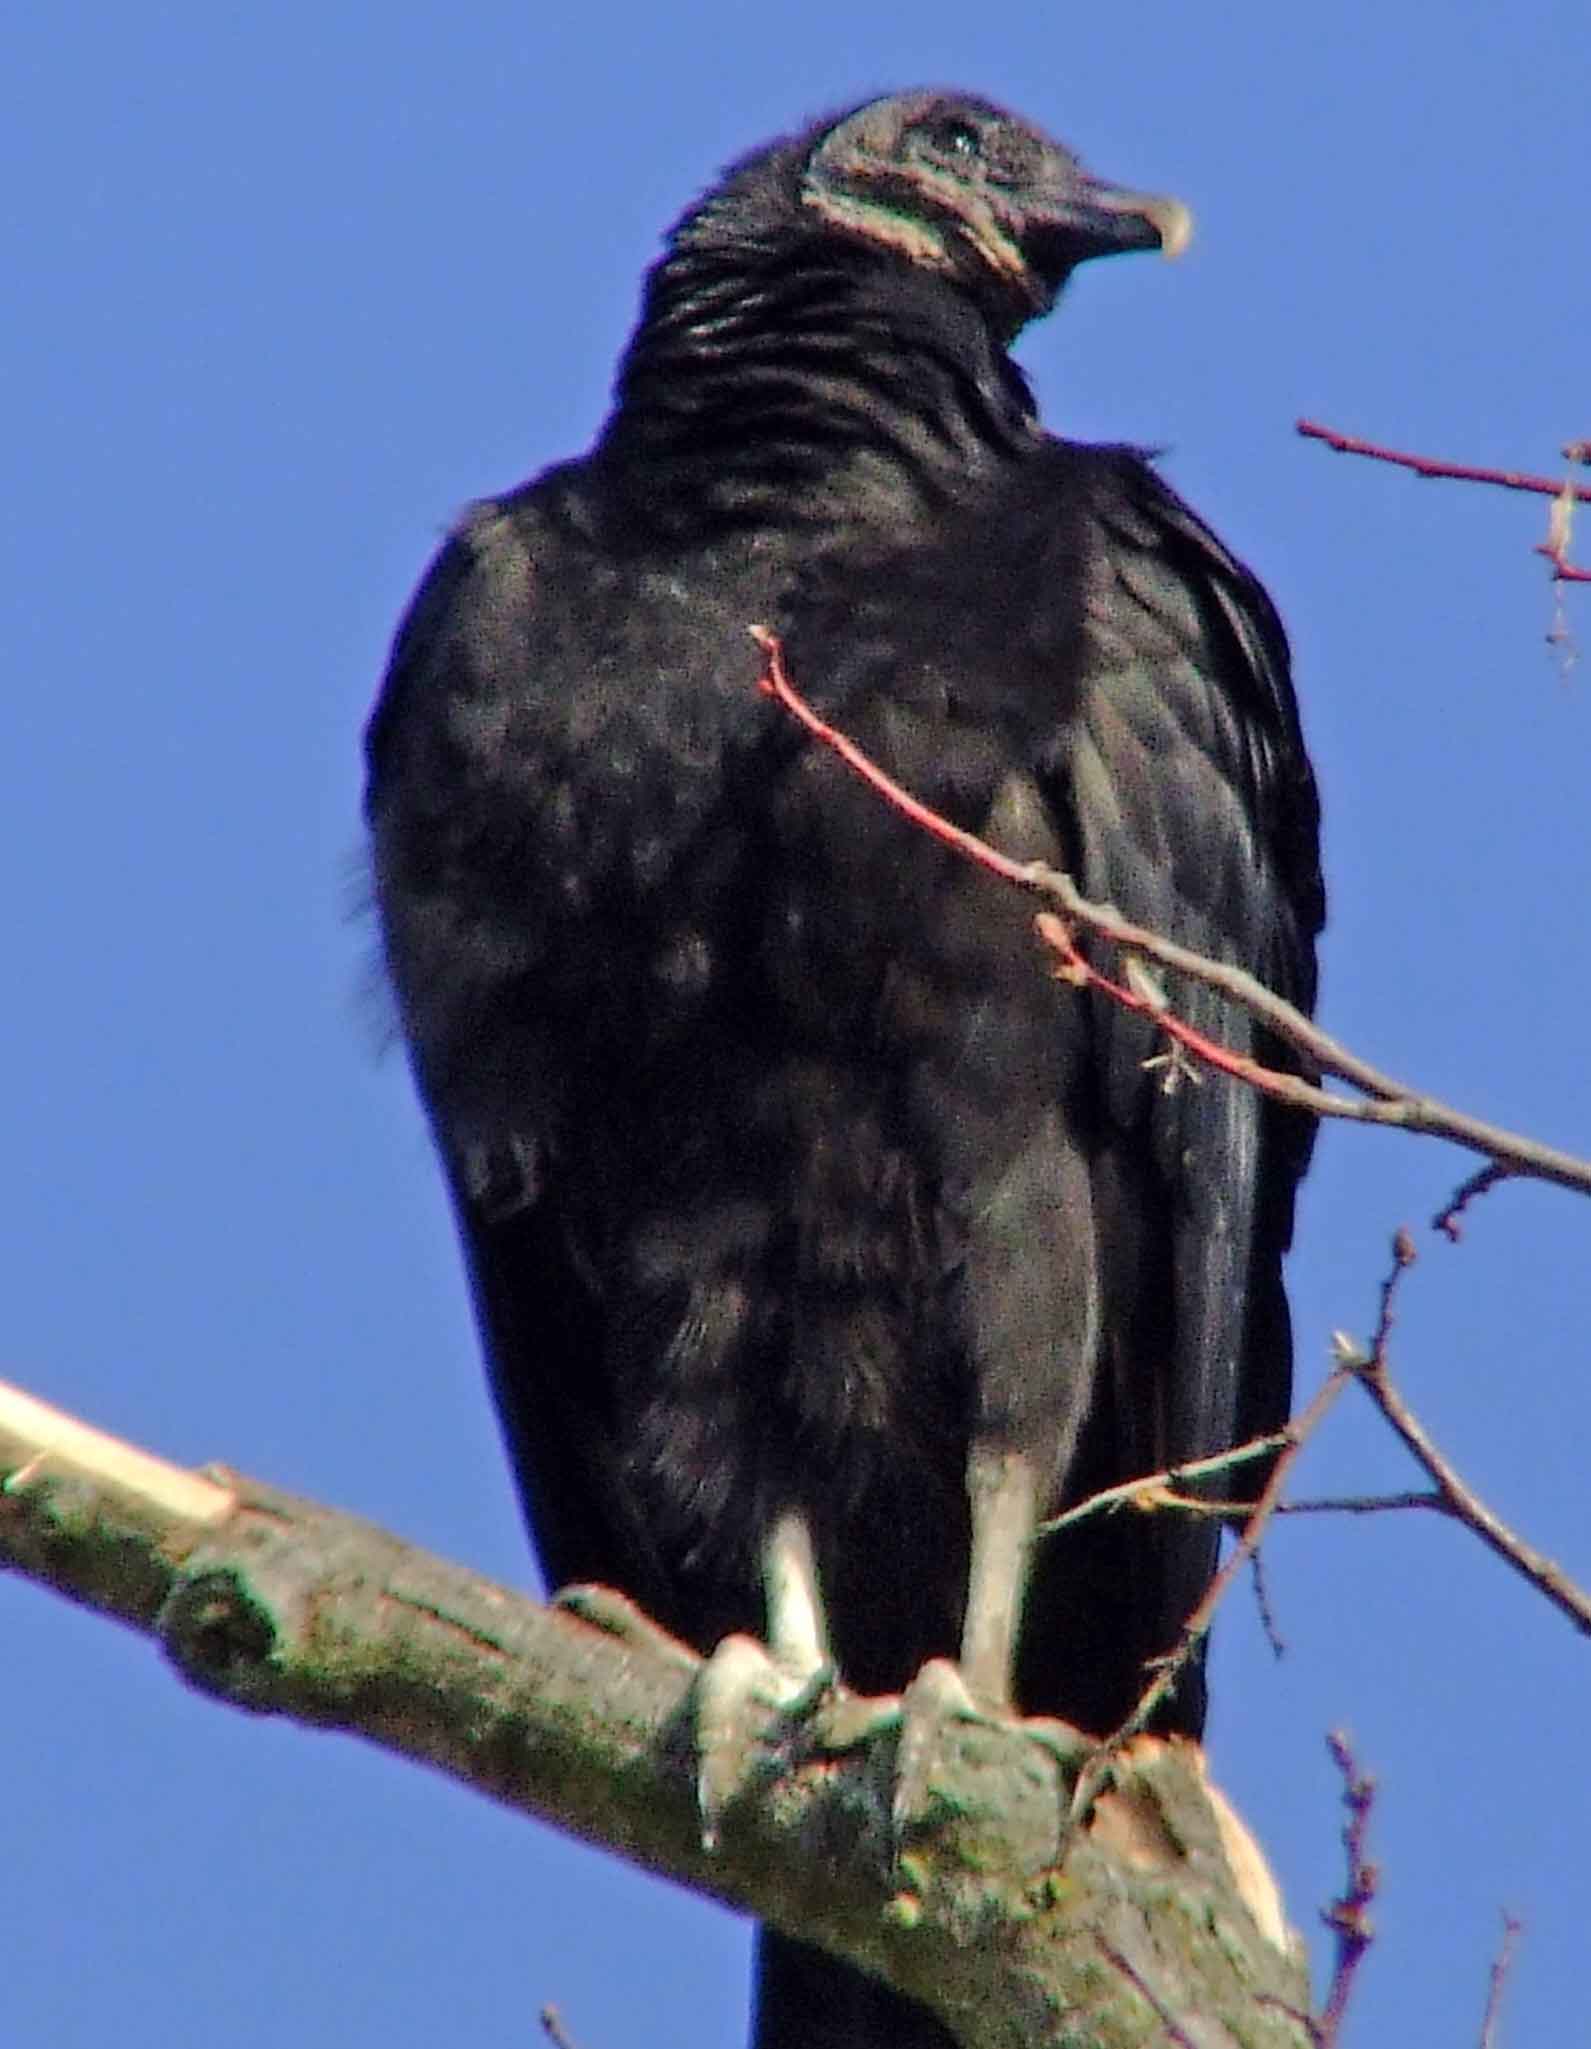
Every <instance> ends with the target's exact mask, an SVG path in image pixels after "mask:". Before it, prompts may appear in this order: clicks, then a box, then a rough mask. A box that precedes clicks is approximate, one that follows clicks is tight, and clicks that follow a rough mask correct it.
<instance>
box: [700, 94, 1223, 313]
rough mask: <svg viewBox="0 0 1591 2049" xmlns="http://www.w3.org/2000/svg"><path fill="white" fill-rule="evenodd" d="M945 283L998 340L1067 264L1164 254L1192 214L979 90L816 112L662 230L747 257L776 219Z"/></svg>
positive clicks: (775, 228)
mask: <svg viewBox="0 0 1591 2049" xmlns="http://www.w3.org/2000/svg"><path fill="white" fill-rule="evenodd" d="M792 214H794V215H795V216H796V217H797V218H799V217H801V216H805V217H806V218H807V219H808V220H809V221H810V223H811V224H812V226H813V227H814V228H815V229H817V230H819V231H821V232H825V233H830V234H838V235H841V236H844V237H848V238H850V239H852V240H854V241H856V242H857V243H858V244H862V245H866V246H869V247H871V248H873V249H875V250H884V251H888V252H891V253H893V254H894V255H896V256H897V257H898V258H899V259H900V260H901V261H902V262H906V263H910V264H913V265H916V266H917V267H919V268H921V269H924V270H928V271H933V272H936V273H938V274H940V275H942V276H946V277H949V278H953V279H955V280H956V281H957V282H958V283H959V284H960V285H961V286H962V287H963V288H964V289H966V290H968V291H970V292H971V293H972V294H973V295H974V296H975V297H976V298H977V299H978V300H979V302H980V303H981V305H982V306H983V308H984V310H985V312H986V314H987V315H988V316H989V318H990V319H991V320H992V321H993V322H994V324H995V326H996V327H997V329H998V330H999V331H1000V332H1001V333H1002V334H1003V335H1004V336H1005V337H1006V338H1007V339H1009V337H1010V336H1012V335H1014V334H1015V333H1016V331H1017V329H1018V328H1020V327H1022V326H1023V325H1024V324H1025V323H1026V322H1027V321H1029V320H1032V319H1033V318H1035V317H1036V316H1037V315H1039V314H1041V313H1046V312H1048V311H1049V309H1050V307H1051V306H1053V305H1054V303H1055V299H1056V295H1057V294H1058V293H1059V291H1060V289H1061V287H1062V285H1064V284H1065V282H1066V279H1067V277H1068V276H1069V275H1070V273H1071V272H1072V271H1073V270H1074V269H1075V268H1076V266H1077V265H1078V264H1079V263H1084V262H1087V261H1088V260H1089V258H1091V257H1096V256H1111V255H1117V254H1121V253H1124V252H1126V251H1129V250H1134V249H1160V250H1163V251H1164V253H1165V254H1166V255H1168V256H1175V255H1177V254H1179V252H1180V251H1181V250H1182V249H1183V248H1185V247H1186V245H1187V241H1188V237H1189V235H1190V233H1191V232H1192V218H1191V216H1190V214H1189V212H1188V209H1187V208H1186V207H1185V206H1183V205H1182V203H1181V202H1180V201H1179V200H1175V199H1167V198H1162V197H1159V196H1157V195H1155V194H1153V193H1145V192H1132V191H1128V190H1126V189H1124V188H1122V187H1120V186H1115V185H1111V184H1108V183H1107V182H1106V181H1104V180H1103V179H1099V178H1095V177H1092V176H1090V174H1089V173H1088V172H1087V171H1085V170H1084V168H1083V166H1082V165H1081V164H1080V163H1079V162H1078V160H1077V158H1076V157H1075V156H1074V155H1073V154H1072V152H1071V151H1070V150H1069V149H1067V148H1065V147H1064V145H1062V144H1061V143H1058V142H1056V141H1054V140H1053V139H1052V138H1051V137H1050V136H1048V135H1046V134H1045V133H1044V132H1043V131H1042V129H1039V128H1035V127H1034V126H1033V125H1032V124H1031V123H1030V122H1027V121H1024V120H1022V119H1021V118H1019V117H1018V116H1017V115H1015V114H1010V113H1007V112H1006V111H1005V109H1004V108H1002V107H997V106H995V105H994V104H993V102H992V101H989V100H985V99H980V98H978V97H977V96H975V95H973V94H969V93H959V92H949V91H942V90H935V89H922V90H918V91H915V92H904V93H892V94H891V95H890V96H889V97H888V98H886V99H877V100H869V101H868V102H867V103H866V104H865V105H863V106H860V107H855V108H852V109H850V110H848V111H845V112H842V113H839V114H832V115H829V116H827V117H825V118H823V119H822V120H819V121H817V122H815V123H813V125H812V126H811V127H809V128H807V129H805V130H804V131H802V132H801V133H800V134H798V135H792V136H785V137H783V138H781V140H779V141H777V142H775V143H772V144H769V145H768V146H767V147H765V148H763V149H760V150H758V151H757V152H756V153H755V154H754V155H752V156H749V157H747V158H745V159H743V160H742V161H741V162H740V163H738V164H735V165H732V166H731V167H730V169H729V170H728V171H727V172H726V174H725V176H724V179H723V181H722V182H721V183H720V184H719V185H717V186H716V187H715V188H714V189H713V191H712V192H710V193H709V194H708V195H707V196H706V198H705V199H704V200H702V201H701V202H700V203H699V204H698V205H697V206H695V207H693V208H692V209H691V211H690V212H689V213H687V215H686V216H685V218H684V220H682V221H681V222H680V224H679V226H678V227H677V228H676V230H675V232H674V235H673V236H672V238H671V240H672V243H673V246H674V247H675V248H676V249H682V250H691V249H696V250H710V249H713V248H715V247H716V248H719V249H724V248H726V247H730V248H738V249H739V250H740V251H742V252H743V253H750V252H751V251H754V250H755V249H756V248H757V247H759V246H769V245H773V244H778V245H780V246H785V245H787V244H788V238H789V233H790V228H791V216H792Z"/></svg>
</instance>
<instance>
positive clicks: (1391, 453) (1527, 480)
mask: <svg viewBox="0 0 1591 2049" xmlns="http://www.w3.org/2000/svg"><path fill="white" fill-rule="evenodd" d="M1296 426H1297V431H1298V432H1299V433H1300V434H1302V435H1303V436H1304V438H1305V440H1307V441H1324V442H1325V444H1326V446H1327V447H1328V448H1335V449H1336V450H1337V451H1338V452H1339V454H1342V455H1368V456H1371V457H1372V458H1373V459H1374V460H1375V461H1376V462H1390V463H1396V464H1397V466H1398V468H1399V469H1404V470H1413V472H1414V474H1415V475H1416V476H1417V477H1450V478H1452V479H1453V480H1454V481H1455V482H1457V483H1460V484H1496V485H1497V486H1499V488H1500V489H1502V490H1504V491H1531V492H1534V493H1535V495H1536V496H1537V497H1539V498H1556V497H1558V496H1559V495H1560V493H1562V492H1564V491H1566V490H1567V491H1569V492H1570V493H1572V495H1573V496H1574V497H1575V498H1577V499H1578V500H1579V502H1580V503H1581V504H1582V505H1591V485H1585V484H1569V485H1566V484H1565V483H1564V481H1563V479H1562V478H1561V477H1537V476H1532V475H1531V474H1530V473H1529V472H1528V471H1526V470H1494V469H1487V468H1486V467H1484V466H1483V465H1482V464H1479V463H1470V462H1447V461H1444V460H1443V459H1442V458H1441V457H1440V456H1434V455H1412V454H1410V453H1408V452H1407V451H1406V450H1404V449H1401V448H1384V447H1383V446H1382V445H1381V444H1380V442H1378V441H1361V440H1360V438H1359V436H1358V435H1357V434H1343V433H1339V432H1338V430H1337V429H1336V428H1335V427H1323V426H1321V424H1320V422H1319V421H1318V420H1299V421H1298V422H1297V423H1296Z"/></svg>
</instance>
